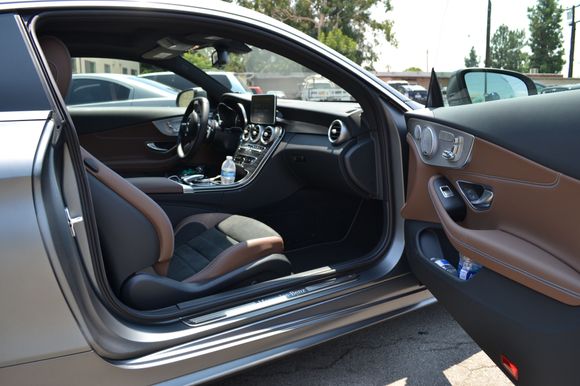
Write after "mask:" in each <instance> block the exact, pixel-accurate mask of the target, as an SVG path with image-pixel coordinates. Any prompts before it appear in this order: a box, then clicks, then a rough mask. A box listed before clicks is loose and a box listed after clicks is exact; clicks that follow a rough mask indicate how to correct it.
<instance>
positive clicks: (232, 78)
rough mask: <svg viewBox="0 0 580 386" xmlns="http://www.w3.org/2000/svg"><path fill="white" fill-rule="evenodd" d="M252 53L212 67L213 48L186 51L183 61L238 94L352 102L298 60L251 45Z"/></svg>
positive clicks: (237, 56) (230, 58)
mask: <svg viewBox="0 0 580 386" xmlns="http://www.w3.org/2000/svg"><path fill="white" fill-rule="evenodd" d="M249 48H250V49H251V51H250V52H248V53H244V54H233V53H232V54H229V56H228V63H227V64H225V65H223V66H221V68H219V69H218V68H216V67H214V66H213V65H212V54H213V53H214V50H213V48H205V49H201V50H195V51H190V52H186V53H184V54H183V58H184V59H185V60H187V61H189V62H190V63H192V64H193V65H195V66H196V67H198V68H200V69H202V70H204V71H205V72H206V73H207V74H208V75H209V76H211V77H213V78H214V79H215V80H217V81H218V82H220V83H221V84H222V85H224V86H225V87H226V88H227V89H228V90H231V91H232V92H236V93H252V94H273V95H277V96H278V98H283V99H294V100H305V101H313V102H351V101H354V98H353V97H352V96H351V95H350V94H349V93H348V92H346V91H345V90H343V89H342V88H341V87H340V86H338V85H336V84H335V83H333V82H331V81H329V80H328V79H326V78H324V77H323V76H321V75H319V74H318V73H316V72H314V71H312V70H310V69H308V68H307V67H304V66H302V65H300V64H298V63H296V62H295V61H293V60H291V59H288V58H286V57H284V56H281V55H278V54H275V53H273V52H271V51H268V50H265V49H261V48H258V47H252V46H249Z"/></svg>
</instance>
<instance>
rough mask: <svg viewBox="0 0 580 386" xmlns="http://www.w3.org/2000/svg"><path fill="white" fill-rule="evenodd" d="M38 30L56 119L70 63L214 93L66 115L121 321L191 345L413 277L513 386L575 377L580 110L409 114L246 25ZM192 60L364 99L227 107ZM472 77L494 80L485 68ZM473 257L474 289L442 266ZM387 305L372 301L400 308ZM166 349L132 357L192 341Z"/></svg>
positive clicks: (113, 18)
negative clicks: (283, 61)
mask: <svg viewBox="0 0 580 386" xmlns="http://www.w3.org/2000/svg"><path fill="white" fill-rule="evenodd" d="M34 23H35V24H34V26H33V27H34V28H33V29H34V31H35V33H36V36H37V38H38V39H37V40H38V43H39V45H40V46H41V48H42V51H43V56H44V60H46V62H47V64H48V66H49V67H50V72H51V74H52V78H53V80H54V82H52V83H55V84H56V85H57V86H58V89H59V90H58V91H59V94H60V98H61V102H63V101H64V98H65V97H66V95H67V92H68V89H69V84H70V79H71V74H72V68H71V65H70V58H71V57H76V58H79V57H96V58H117V59H123V60H132V61H136V62H141V63H145V64H148V65H151V66H154V67H155V68H158V69H159V70H160V71H171V72H172V73H175V74H177V75H179V76H182V77H184V78H186V79H188V80H190V81H191V82H192V83H193V84H195V85H197V86H199V88H201V89H203V93H199V92H197V91H196V90H195V89H194V90H186V91H184V92H182V93H180V94H179V95H178V96H177V97H176V106H175V107H163V108H156V107H150V106H149V107H143V106H107V107H103V106H90V105H76V106H69V108H68V109H67V111H66V112H65V114H68V117H70V122H72V123H73V124H74V129H75V130H74V132H75V133H76V135H77V136H78V142H79V144H80V146H81V147H82V152H79V153H80V154H79V155H78V160H77V161H78V163H79V164H81V163H82V167H83V168H84V171H85V174H86V178H87V182H88V186H89V187H90V192H91V194H90V196H91V199H90V200H87V202H91V203H92V206H91V207H92V209H93V210H94V218H95V221H94V223H95V229H93V230H94V231H95V232H93V233H95V234H94V235H92V236H93V237H94V239H93V241H94V240H95V239H97V240H98V243H96V245H98V247H99V248H93V249H92V250H91V252H92V253H91V255H92V256H93V257H94V258H95V259H96V260H95V261H96V263H95V264H94V266H95V267H97V268H98V269H96V270H95V271H96V272H97V279H96V280H95V282H96V283H98V285H99V286H100V287H99V288H101V287H102V288H103V289H105V290H108V291H110V293H111V294H112V298H111V299H112V300H111V304H116V303H114V302H120V303H121V304H123V305H124V306H126V307H127V308H128V309H129V311H127V313H126V314H122V316H124V317H126V318H127V319H130V320H131V321H135V320H136V321H137V322H144V321H145V322H149V321H153V322H159V321H161V322H163V323H165V322H167V324H169V322H168V321H169V320H171V321H172V322H174V321H175V320H176V316H177V317H188V318H190V317H191V318H192V319H188V321H192V320H193V322H191V323H189V322H188V321H186V322H184V323H179V326H178V327H176V329H175V330H174V331H179V332H181V331H182V330H181V329H183V328H189V327H192V329H194V328H195V327H197V326H200V325H203V323H206V322H207V321H208V320H210V319H207V317H208V315H211V314H210V313H211V312H213V311H215V313H214V315H215V314H216V313H217V312H218V311H219V312H221V311H223V310H224V308H225V306H226V305H227V306H228V307H229V306H232V307H233V306H239V307H244V306H245V305H247V304H250V301H253V300H255V301H256V302H262V301H263V300H264V299H269V298H266V297H265V296H269V295H272V294H274V293H282V291H288V290H291V291H292V290H294V289H296V288H299V289H300V290H302V289H305V288H309V287H308V286H311V285H312V284H311V283H315V282H317V281H320V282H321V283H322V282H324V283H326V282H331V281H332V280H333V279H336V280H343V279H344V280H346V281H348V280H350V279H351V278H352V277H357V278H361V277H363V276H364V275H368V276H364V277H365V278H369V277H372V279H369V280H368V281H365V282H364V283H363V284H362V285H366V283H368V282H370V281H371V280H375V279H376V280H380V281H381V283H384V282H388V281H391V282H394V281H395V279H401V278H403V279H408V280H409V282H411V284H408V286H407V289H408V290H409V291H415V290H417V291H423V290H424V288H425V287H426V288H428V289H429V291H431V292H432V293H433V294H434V295H435V296H436V298H437V299H438V300H439V301H440V302H441V303H443V304H444V305H445V307H446V308H447V309H448V310H449V312H450V313H451V314H452V316H453V317H454V318H455V319H456V320H457V321H458V322H459V324H460V325H461V326H462V327H463V328H464V329H465V330H466V331H467V332H468V333H469V334H470V335H471V336H472V337H473V339H474V340H475V341H476V342H477V343H478V344H479V345H480V346H481V347H482V348H483V349H484V350H485V351H486V353H488V355H489V356H490V357H491V358H492V359H493V360H494V361H495V363H496V364H498V366H502V368H503V369H504V371H505V372H506V374H510V373H509V369H506V366H508V365H509V364H510V363H517V365H518V366H519V369H520V371H521V374H525V377H529V378H527V379H534V380H539V382H540V384H550V383H553V382H552V381H553V378H549V377H552V376H553V374H550V371H545V369H560V368H569V369H573V368H574V366H575V365H576V362H577V360H576V358H577V357H578V355H577V353H578V345H577V342H578V336H579V331H580V329H579V328H578V320H580V319H579V318H578V315H579V312H580V308H579V307H578V306H579V305H580V288H579V283H580V280H579V275H580V274H579V272H580V265H579V259H578V253H577V251H578V250H579V249H580V239H579V238H578V237H577V234H578V232H577V228H578V227H577V226H576V224H575V221H576V218H577V217H578V216H575V214H576V213H580V207H579V204H578V202H579V201H578V200H577V199H576V197H577V196H578V192H580V182H579V180H580V172H579V170H578V164H577V163H575V162H571V161H570V160H573V159H574V157H575V156H576V154H577V151H578V146H577V144H578V141H577V138H578V130H577V128H576V121H577V110H578V109H577V104H578V99H579V98H580V94H579V93H577V92H576V93H575V92H574V91H569V92H567V93H555V94H550V95H534V94H536V90H535V86H534V90H533V91H534V92H533V93H530V92H529V91H530V90H529V89H528V93H525V94H526V96H525V97H521V98H513V99H509V100H502V101H498V100H497V98H490V102H489V103H487V102H485V103H478V104H472V103H471V102H472V101H471V96H470V95H469V93H467V91H466V90H464V88H462V87H458V91H461V92H458V93H457V94H458V96H460V97H461V98H462V99H465V100H469V102H468V103H469V104H468V105H460V106H447V107H440V108H433V109H421V110H413V111H407V110H409V109H406V108H404V105H406V106H413V104H412V103H411V102H410V101H404V100H402V99H401V100H396V98H395V96H394V95H395V94H393V96H392V99H391V100H389V98H387V97H385V96H384V95H382V94H380V93H379V92H377V91H376V90H375V89H372V88H371V87H369V85H371V84H373V83H372V81H371V80H368V82H365V81H363V80H361V79H363V77H364V75H361V74H362V73H357V74H358V75H356V76H355V75H353V73H354V70H352V69H351V71H348V70H345V68H346V67H344V68H343V67H341V66H339V65H337V62H334V61H330V60H327V59H325V56H324V55H317V54H316V52H313V51H311V50H309V48H308V47H306V46H304V45H299V44H297V43H294V42H293V41H292V40H291V39H288V38H286V39H284V37H282V36H278V35H277V34H276V33H272V32H271V31H266V30H265V29H264V30H261V29H259V28H257V27H256V26H255V25H247V24H245V23H244V22H241V21H239V20H238V21H237V22H235V23H234V22H233V21H231V20H229V21H228V20H226V19H219V18H215V17H213V16H211V15H209V16H208V15H206V16H203V17H202V16H191V15H189V16H186V15H184V14H180V13H163V12H156V13H153V12H142V11H136V10H134V11H120V12H109V11H103V10H92V11H91V10H85V11H82V12H81V11H66V10H62V11H53V12H47V13H45V14H41V15H39V16H38V17H37V18H36V19H35V20H34ZM193 47H197V48H200V49H201V48H211V49H214V50H215V52H216V55H215V56H216V63H218V64H219V62H220V60H221V61H224V60H225V57H226V56H227V55H226V54H225V53H226V52H231V53H242V54H243V53H248V50H250V52H251V51H252V50H253V49H258V48H259V49H265V50H269V51H271V52H274V53H276V54H278V55H281V56H285V57H288V58H290V59H291V60H293V61H295V62H297V63H299V64H300V65H302V66H304V67H306V68H309V69H311V70H312V71H314V72H315V73H317V74H320V75H322V76H323V77H325V78H327V79H328V80H330V81H331V82H332V83H334V84H337V85H338V86H340V87H341V88H342V89H344V90H346V92H348V93H349V94H350V95H351V96H352V98H353V99H354V100H355V101H356V102H352V101H345V102H314V101H305V100H291V99H284V98H276V97H275V96H274V95H266V96H264V95H256V96H252V95H251V94H250V93H248V94H244V93H232V92H230V91H231V90H228V89H227V88H226V87H224V85H222V84H221V83H219V82H218V81H216V80H215V79H214V78H212V77H211V76H209V75H208V74H206V73H205V72H204V71H203V70H201V69H200V68H197V67H196V66H193V65H192V64H191V63H190V62H188V61H186V60H185V59H184V58H183V57H182V54H183V53H184V52H186V51H188V50H191V49H193ZM268 64H269V63H267V64H266V67H267V65H268ZM468 71H469V72H472V73H474V72H481V74H482V76H483V77H484V78H487V72H485V71H486V69H481V70H474V69H469V70H468ZM504 75H505V74H504ZM508 75H509V74H508ZM506 76H507V75H506ZM463 83H465V82H463ZM378 87H379V86H377V88H378ZM384 89H386V90H388V91H389V92H390V89H389V88H388V87H387V86H386V85H385V87H384ZM485 97H486V96H485V95H480V99H481V101H482V102H484V101H486V98H485ZM428 100H429V98H428ZM181 101H185V103H180V102H181ZM397 103H400V104H399V105H397ZM427 103H428V102H427ZM403 104H404V105H403ZM462 104H463V103H462ZM75 138H76V137H75ZM398 141H400V144H401V146H399V142H398ZM71 153H72V152H71ZM228 155H229V156H232V157H233V160H234V162H235V169H236V170H235V177H234V182H233V183H232V184H222V183H221V182H220V180H219V179H217V178H215V177H216V176H217V175H219V173H220V165H221V163H222V161H223V160H224V159H225V158H226V156H228ZM397 162H400V163H401V164H399V163H397ZM393 180H394V181H396V182H397V184H394V183H393V184H391V183H390V182H391V181H393ZM403 185H405V186H404V189H405V191H404V192H403ZM399 188H400V190H399ZM403 196H405V197H403ZM403 201H405V202H404V204H403ZM399 204H400V205H399ZM83 209H85V208H83ZM399 210H400V213H399V212H398V211H399ZM83 213H89V212H83ZM89 214H90V213H89ZM61 217H62V216H61ZM403 219H404V224H403ZM87 223H88V222H87ZM91 224H92V223H89V225H91ZM393 235H396V236H397V237H394V236H393ZM403 237H404V245H400V250H399V252H400V253H399V252H398V253H397V255H396V256H395V257H396V261H394V263H393V262H392V261H391V260H389V257H390V254H389V252H390V251H391V250H394V247H393V245H396V243H397V242H399V243H400V244H403V243H402V241H403V240H402V239H403ZM391 242H392V243H391ZM403 250H404V258H400V257H401V254H402V253H403V252H402V251H403ZM63 255H64V254H63ZM465 257H473V258H474V260H475V261H476V262H478V263H480V264H481V266H482V267H480V268H481V269H480V270H479V271H478V273H477V275H475V276H473V277H472V278H470V279H469V280H462V279H460V278H459V277H458V276H457V275H454V274H452V273H450V272H449V271H446V270H443V269H441V266H440V265H437V264H436V261H437V260H442V259H445V260H446V261H448V265H449V266H454V267H458V265H459V264H458V263H459V261H460V260H461V259H463V258H465ZM391 263H392V264H391ZM99 264H101V265H99ZM101 268H102V269H101ZM367 268H368V269H367ZM453 269H455V268H452V270H453ZM379 270H380V273H379V274H377V273H376V272H375V271H379ZM339 275H340V276H339ZM357 275H358V276H357ZM372 275H377V276H372ZM353 281H356V280H353ZM305 283H307V284H305ZM298 284H299V285H300V286H298ZM353 286H354V284H353ZM357 288H358V287H357ZM389 288H391V287H389ZM276 291H278V292H276ZM305 291H306V290H305ZM337 291H339V290H337ZM340 291H342V288H341V289H340ZM391 291H392V292H391V293H388V294H385V293H383V292H381V296H393V299H396V297H397V296H398V295H397V292H396V291H393V290H391ZM384 292H388V291H384ZM284 293H286V292H284ZM341 294H342V293H341ZM337 297H338V296H337ZM289 298H291V296H290V297H289ZM289 298H285V299H286V300H288V299H289ZM107 299H108V298H107ZM286 300H284V301H286ZM325 301H326V300H325ZM266 303H267V302H266ZM288 303H291V301H288ZM267 304H268V303H267ZM300 306H302V305H300ZM300 306H296V307H300ZM356 306H359V304H356ZM220 307H221V308H220ZM292 307H295V304H288V308H285V309H284V312H286V311H287V310H291V312H293V311H294V310H296V308H292ZM304 308H306V307H304ZM230 309H231V308H228V310H230ZM244 309H245V310H246V308H244ZM115 310H117V309H115ZM123 310H124V309H123ZM244 312H245V311H244ZM265 312H270V311H269V310H268V311H265ZM128 315H129V316H128ZM131 315H133V316H135V315H136V316H137V317H133V318H132V319H131V318H130V316H131ZM200 315H201V316H200ZM245 315H246V314H244V316H245ZM171 317H173V319H171ZM196 318H197V319H196ZM212 320H213V319H212ZM180 321H181V320H180ZM236 322H237V321H236ZM188 323H189V324H188ZM144 324H145V323H142V324H141V325H140V326H142V325H144ZM151 324H153V323H151ZM161 324H162V323H160V324H158V325H155V327H159V326H160V325H161ZM184 325H187V327H184ZM166 326H167V325H163V326H162V327H166ZM162 327H160V328H162ZM202 327H203V326H202ZM177 335H179V334H176V335H175V336H177ZM530 336H533V337H534V339H533V344H531V343H530ZM163 339H165V338H163ZM171 339H173V338H167V339H166V341H163V342H159V341H155V342H153V343H151V344H149V345H147V347H146V349H144V350H143V351H139V350H141V347H138V348H137V349H134V350H133V351H131V350H130V349H128V350H126V352H123V355H124V356H125V357H131V356H132V357H135V356H137V355H141V354H142V353H143V352H145V351H146V352H147V353H151V352H153V350H154V349H167V348H168V347H169V346H170V345H171V344H176V343H183V342H185V341H186V340H187V339H188V338H187V336H186V335H179V337H178V338H175V339H174V340H173V342H169V341H170V340H171ZM180 339H181V340H180ZM133 343H134V342H132V344H133ZM148 343H150V342H148ZM114 346H115V348H117V347H118V346H119V345H117V344H116V342H115V343H114ZM137 346H138V345H137V344H135V345H134V346H131V348H133V347H137ZM180 348H181V346H178V349H180ZM127 352H129V353H127ZM546 352H550V353H551V354H552V355H549V356H546V355H545V353H546ZM504 358H509V360H506V361H505V362H504ZM546 374H548V375H546ZM511 376H512V379H513V373H512V375H511ZM548 376H549V377H548ZM558 376H561V379H564V380H566V379H568V378H569V374H558ZM522 379H524V376H523V375H522ZM542 381H543V382H542ZM561 383H565V382H561Z"/></svg>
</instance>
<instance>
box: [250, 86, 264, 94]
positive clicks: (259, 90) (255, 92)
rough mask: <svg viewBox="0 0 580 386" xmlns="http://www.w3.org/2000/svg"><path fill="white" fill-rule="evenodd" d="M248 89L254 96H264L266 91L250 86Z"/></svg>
mask: <svg viewBox="0 0 580 386" xmlns="http://www.w3.org/2000/svg"><path fill="white" fill-rule="evenodd" d="M248 89H249V90H250V91H251V92H252V94H263V93H264V90H262V87H260V86H248Z"/></svg>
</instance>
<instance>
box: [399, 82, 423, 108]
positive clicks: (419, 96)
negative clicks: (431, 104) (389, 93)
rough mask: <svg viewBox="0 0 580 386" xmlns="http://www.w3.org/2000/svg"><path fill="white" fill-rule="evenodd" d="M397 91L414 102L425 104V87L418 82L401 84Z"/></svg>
mask: <svg viewBox="0 0 580 386" xmlns="http://www.w3.org/2000/svg"><path fill="white" fill-rule="evenodd" d="M398 90H399V92H401V93H402V94H403V95H405V96H406V97H407V98H409V99H412V100H414V101H415V102H418V103H421V104H425V103H426V102H427V89H426V88H425V87H423V86H421V85H418V84H409V85H402V86H400V87H399V89H398Z"/></svg>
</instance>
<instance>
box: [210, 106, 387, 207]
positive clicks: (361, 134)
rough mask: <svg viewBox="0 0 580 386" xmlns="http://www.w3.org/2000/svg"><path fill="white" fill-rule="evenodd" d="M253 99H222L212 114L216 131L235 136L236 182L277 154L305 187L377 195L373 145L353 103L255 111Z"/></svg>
mask: <svg viewBox="0 0 580 386" xmlns="http://www.w3.org/2000/svg"><path fill="white" fill-rule="evenodd" d="M255 97H256V96H254V98H255ZM254 98H252V96H251V95H244V94H224V95H223V96H222V98H221V100H220V102H219V104H218V105H217V107H216V109H215V114H214V119H215V120H216V121H217V126H219V127H220V130H222V131H230V132H235V133H239V141H238V144H237V147H236V149H235V152H234V162H235V163H236V166H237V168H238V171H241V173H238V174H241V175H239V180H238V179H237V180H236V182H239V183H244V182H246V181H248V182H249V180H251V179H252V178H253V177H255V176H256V175H257V174H258V173H260V170H261V169H262V168H264V167H265V165H266V163H267V162H268V161H269V160H270V159H271V158H273V157H274V154H277V155H279V157H278V156H276V157H277V158H278V159H281V160H282V161H281V162H283V164H284V166H285V168H286V170H288V171H289V172H290V173H291V174H292V175H294V176H295V177H297V178H299V179H300V180H301V181H303V183H304V184H305V185H307V186H313V185H314V186H321V187H335V188H339V189H341V190H343V191H349V192H350V193H353V192H354V193H356V194H359V195H361V194H362V195H365V196H376V195H377V194H378V193H377V175H376V165H375V158H374V157H375V154H376V153H375V142H374V140H373V139H372V138H371V133H370V131H369V128H368V127H367V126H366V125H365V124H364V120H363V111H362V109H361V108H360V106H359V105H358V104H357V103H351V102H312V101H300V100H288V99H280V100H277V101H276V100H275V99H274V100H269V101H260V102H263V103H262V104H261V105H260V106H258V108H257V109H256V107H255V106H253V104H254V102H255V99H254ZM273 102H274V105H273V104H272V103H273ZM276 102H277V104H276ZM272 106H274V107H272ZM272 109H273V110H272ZM256 110H259V117H258V118H256V117H255V115H254V114H252V112H256Z"/></svg>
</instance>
